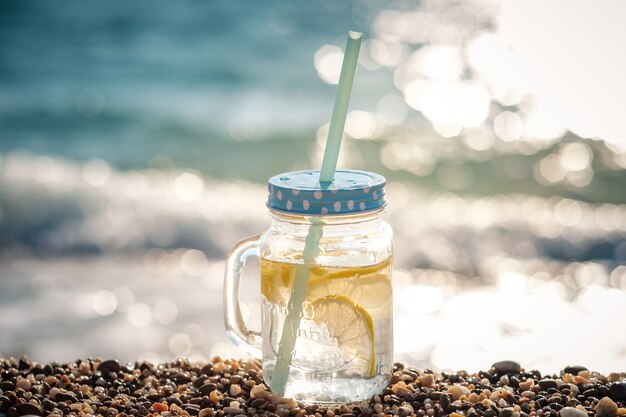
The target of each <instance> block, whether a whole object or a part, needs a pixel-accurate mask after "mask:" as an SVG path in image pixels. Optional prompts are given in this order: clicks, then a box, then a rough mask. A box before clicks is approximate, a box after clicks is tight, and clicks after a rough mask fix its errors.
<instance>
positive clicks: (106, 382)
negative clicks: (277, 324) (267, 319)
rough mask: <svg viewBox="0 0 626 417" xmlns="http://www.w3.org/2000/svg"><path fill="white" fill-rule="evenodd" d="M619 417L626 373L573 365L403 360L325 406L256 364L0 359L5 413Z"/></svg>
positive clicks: (625, 399) (75, 416) (625, 401)
mask: <svg viewBox="0 0 626 417" xmlns="http://www.w3.org/2000/svg"><path fill="white" fill-rule="evenodd" d="M26 415H28V416H42V417H92V416H98V417H100V416H103V417H129V416H152V417H157V416H162V417H171V416H186V417H189V416H194V417H195V416H197V417H225V416H232V417H246V416H249V417H253V416H266V417H336V416H342V417H357V416H381V417H382V416H400V417H440V416H450V417H465V416H466V417H479V416H480V417H482V416H484V417H535V416H536V417H585V416H591V417H593V416H597V417H617V416H623V415H626V373H609V374H600V373H597V372H594V371H591V370H589V369H587V368H586V367H584V366H578V365H575V366H567V367H565V368H564V369H563V370H561V371H560V373H559V374H553V375H542V374H541V372H539V371H537V370H526V369H524V368H523V367H522V366H520V364H519V363H517V362H514V361H501V362H496V363H494V364H493V365H492V366H491V368H490V369H488V370H486V371H479V372H476V373H469V372H466V371H463V370H460V371H457V372H454V373H439V372H433V371H430V370H418V369H415V368H413V367H410V366H407V365H404V364H402V363H396V364H395V366H394V372H393V375H392V377H391V380H390V382H389V384H388V386H387V388H385V389H384V390H383V392H382V393H381V394H380V395H375V396H373V397H372V398H371V399H369V400H368V401H363V402H361V403H356V404H350V405H345V404H343V405H337V406H329V407H322V406H318V405H309V404H302V403H299V402H297V401H295V400H293V399H291V398H284V397H280V396H278V395H276V394H274V393H272V392H271V391H269V390H268V389H267V388H266V386H265V385H264V381H263V371H262V369H261V366H260V362H259V361H258V360H250V361H244V360H233V359H227V360H223V359H221V358H219V357H215V358H213V359H212V360H211V361H208V362H190V361H188V360H186V359H177V360H175V361H172V362H166V363H162V364H159V365H154V364H152V363H150V362H146V361H141V362H135V363H128V364H121V363H119V362H118V361H117V360H104V361H103V360H101V359H91V358H90V359H84V360H83V359H79V360H76V361H74V362H70V363H56V362H52V363H48V364H40V363H36V362H31V361H29V360H28V358H26V357H23V358H21V359H20V360H16V359H14V358H10V359H0V417H19V416H26Z"/></svg>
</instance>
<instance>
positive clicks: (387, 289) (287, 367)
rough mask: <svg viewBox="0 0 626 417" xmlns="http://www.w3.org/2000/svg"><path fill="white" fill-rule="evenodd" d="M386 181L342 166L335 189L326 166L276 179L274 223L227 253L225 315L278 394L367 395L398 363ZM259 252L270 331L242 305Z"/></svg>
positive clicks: (326, 400)
mask: <svg viewBox="0 0 626 417" xmlns="http://www.w3.org/2000/svg"><path fill="white" fill-rule="evenodd" d="M384 185H385V179H384V178H383V177H382V176H380V175H378V174H374V173H371V172H365V171H354V170H339V171H337V172H336V173H335V179H334V181H333V182H332V183H331V184H330V185H328V186H321V185H320V184H319V171H316V170H310V171H298V172H290V173H284V174H280V175H277V176H274V177H272V178H271V179H270V180H269V184H268V189H269V198H268V202H267V206H268V208H269V213H270V216H271V217H272V223H271V227H270V228H269V229H268V230H267V231H266V232H264V233H262V234H260V235H257V236H254V237H251V238H248V239H245V240H243V241H241V242H239V243H238V244H237V245H236V246H235V247H234V248H233V250H232V251H231V253H230V254H229V256H228V260H227V266H226V274H225V280H224V307H225V310H224V315H225V324H226V329H227V332H228V334H229V336H230V338H231V339H232V341H233V342H234V343H235V344H236V345H237V346H238V347H240V348H242V349H243V350H245V351H247V352H249V353H251V354H252V355H253V356H258V357H261V358H262V363H263V377H264V379H265V382H266V383H267V385H268V386H269V387H270V388H271V389H272V390H273V391H275V392H278V393H280V394H283V395H286V396H289V397H293V398H295V399H297V400H299V401H302V402H305V403H317V404H337V403H348V402H355V401H361V400H365V399H368V398H369V397H371V396H372V395H374V394H378V393H380V392H381V391H382V389H383V388H384V387H385V386H386V384H387V383H388V382H389V379H390V377H391V372H392V368H393V297H392V285H391V266H392V231H391V227H390V226H389V225H388V224H387V223H386V222H384V221H383V219H382V217H383V214H384V212H385V206H386V199H385V190H384ZM251 255H255V256H258V257H260V262H261V295H262V312H261V315H262V320H261V322H262V325H261V327H262V328H261V331H260V332H258V331H252V330H249V329H247V327H246V326H245V324H244V322H243V319H242V316H241V312H240V309H239V300H238V289H239V279H240V274H241V271H242V269H243V266H244V263H245V261H246V258H248V257H249V256H251Z"/></svg>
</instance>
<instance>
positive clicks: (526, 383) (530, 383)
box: [518, 378, 535, 391]
mask: <svg viewBox="0 0 626 417" xmlns="http://www.w3.org/2000/svg"><path fill="white" fill-rule="evenodd" d="M533 385H535V381H534V380H533V379H532V378H531V379H527V380H526V381H522V382H520V383H519V384H518V387H519V388H520V389H521V390H524V391H527V390H529V389H531V388H532V387H533Z"/></svg>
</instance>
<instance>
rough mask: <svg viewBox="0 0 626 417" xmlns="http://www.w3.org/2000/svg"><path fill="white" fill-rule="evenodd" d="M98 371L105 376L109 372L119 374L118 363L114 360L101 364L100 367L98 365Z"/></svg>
mask: <svg viewBox="0 0 626 417" xmlns="http://www.w3.org/2000/svg"><path fill="white" fill-rule="evenodd" d="M98 371H100V372H101V373H102V375H105V374H107V373H109V372H119V371H120V363H119V362H118V361H116V360H114V359H111V360H108V361H104V362H101V363H100V365H98Z"/></svg>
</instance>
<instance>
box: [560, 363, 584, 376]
mask: <svg viewBox="0 0 626 417" xmlns="http://www.w3.org/2000/svg"><path fill="white" fill-rule="evenodd" d="M588 370H589V369H587V367H585V366H582V365H570V366H566V367H565V369H563V373H565V374H572V375H578V374H579V373H580V372H582V371H588Z"/></svg>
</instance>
